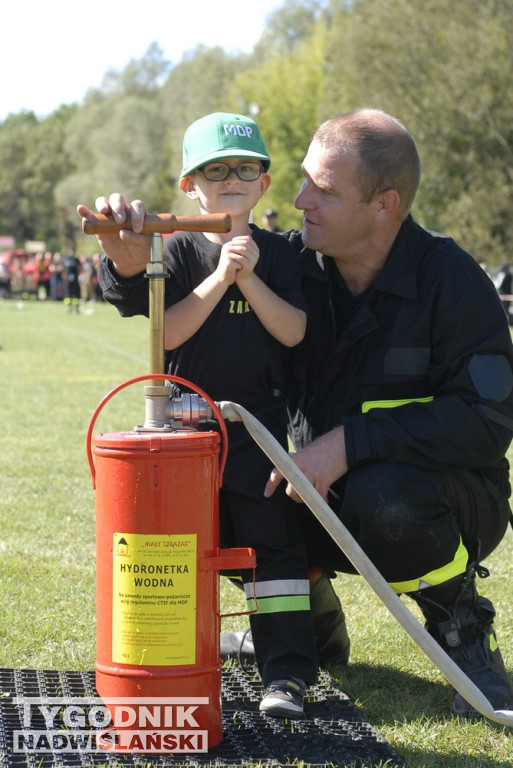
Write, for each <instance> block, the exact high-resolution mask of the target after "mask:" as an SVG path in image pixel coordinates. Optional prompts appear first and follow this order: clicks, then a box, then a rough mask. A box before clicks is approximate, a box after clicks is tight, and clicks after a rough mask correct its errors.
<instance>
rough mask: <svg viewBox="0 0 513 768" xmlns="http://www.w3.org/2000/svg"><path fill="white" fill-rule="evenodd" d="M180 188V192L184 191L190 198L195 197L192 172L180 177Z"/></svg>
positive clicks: (194, 183) (195, 191)
mask: <svg viewBox="0 0 513 768" xmlns="http://www.w3.org/2000/svg"><path fill="white" fill-rule="evenodd" d="M180 189H181V190H182V192H185V194H186V195H187V197H189V198H190V199H191V200H196V199H197V197H198V191H197V189H196V182H195V181H194V176H193V174H192V173H190V174H189V175H188V176H184V177H183V179H180Z"/></svg>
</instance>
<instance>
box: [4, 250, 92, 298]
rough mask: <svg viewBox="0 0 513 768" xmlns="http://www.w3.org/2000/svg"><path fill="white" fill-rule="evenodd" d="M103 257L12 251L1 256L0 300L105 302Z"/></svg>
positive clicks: (72, 253)
mask: <svg viewBox="0 0 513 768" xmlns="http://www.w3.org/2000/svg"><path fill="white" fill-rule="evenodd" d="M99 259H100V254H99V253H95V254H94V255H93V256H81V257H78V256H76V254H75V252H74V251H73V249H70V250H69V251H68V252H67V253H65V254H62V253H59V252H55V253H51V252H50V251H47V252H46V253H35V254H28V253H25V252H23V251H18V252H17V251H9V252H7V253H4V254H0V299H8V298H36V299H39V300H41V301H46V300H48V301H63V302H65V303H68V304H70V305H74V306H76V307H77V308H78V306H79V305H80V304H85V303H93V302H96V301H102V300H103V297H102V293H101V290H100V288H99V286H98V277H97V267H98V262H99Z"/></svg>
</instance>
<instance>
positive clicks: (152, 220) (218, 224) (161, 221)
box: [82, 213, 232, 235]
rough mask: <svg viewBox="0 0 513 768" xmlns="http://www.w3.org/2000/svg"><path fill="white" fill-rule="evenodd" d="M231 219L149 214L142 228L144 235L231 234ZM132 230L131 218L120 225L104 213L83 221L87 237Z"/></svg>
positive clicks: (209, 216)
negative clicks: (177, 232)
mask: <svg viewBox="0 0 513 768" xmlns="http://www.w3.org/2000/svg"><path fill="white" fill-rule="evenodd" d="M231 226H232V222H231V218H230V216H229V215H228V214H226V213H209V214H205V215H204V216H175V215H174V214H173V213H147V214H146V216H145V217H144V224H143V228H142V233H141V234H143V235H152V234H154V233H156V232H161V233H162V234H169V233H170V232H176V231H182V232H229V231H230V229H231ZM122 229H132V222H131V220H130V217H127V219H126V221H123V222H122V223H121V224H118V222H117V221H114V220H113V219H111V218H109V217H108V216H104V215H103V214H102V213H97V214H93V215H89V216H87V217H84V218H83V219H82V230H83V232H84V233H85V234H86V235H100V234H107V233H109V232H119V231H120V230H122Z"/></svg>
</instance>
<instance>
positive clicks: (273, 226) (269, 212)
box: [262, 208, 281, 232]
mask: <svg viewBox="0 0 513 768" xmlns="http://www.w3.org/2000/svg"><path fill="white" fill-rule="evenodd" d="M262 226H263V228H264V229H268V230H269V232H281V229H280V228H279V226H278V211H275V210H274V208H266V209H265V211H264V215H263V216H262Z"/></svg>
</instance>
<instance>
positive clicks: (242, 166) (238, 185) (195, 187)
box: [180, 157, 271, 216]
mask: <svg viewBox="0 0 513 768" xmlns="http://www.w3.org/2000/svg"><path fill="white" fill-rule="evenodd" d="M228 169H229V173H228V175H227V176H226V178H225V179H222V180H221V181H216V180H215V179H216V178H217V177H222V176H224V174H225V173H226V172H227V170H228ZM261 169H262V166H261V164H260V163H259V162H258V161H254V160H251V159H248V158H244V157H223V158H222V160H218V161H217V160H214V161H211V162H209V163H207V164H206V165H204V166H203V167H202V170H197V171H194V172H193V173H191V174H189V176H185V177H184V178H183V179H181V180H180V189H181V190H182V191H183V192H185V194H186V195H187V196H188V197H190V198H191V200H197V201H198V204H199V207H200V210H201V212H202V213H228V214H230V215H231V216H241V215H243V214H247V215H249V213H250V211H251V210H252V209H253V208H254V207H255V205H256V204H257V203H258V201H259V200H260V198H261V197H262V195H263V194H264V192H265V191H266V189H267V188H268V187H269V184H270V183H271V177H270V175H269V174H268V173H265V172H264V171H263V170H261ZM236 170H237V172H238V173H236V172H235V171H236ZM205 174H206V175H205ZM257 174H259V175H258V178H256V179H255V178H254V176H256V175H257ZM207 176H208V178H207ZM241 176H242V177H243V178H240V177H241ZM246 179H253V180H246Z"/></svg>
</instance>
